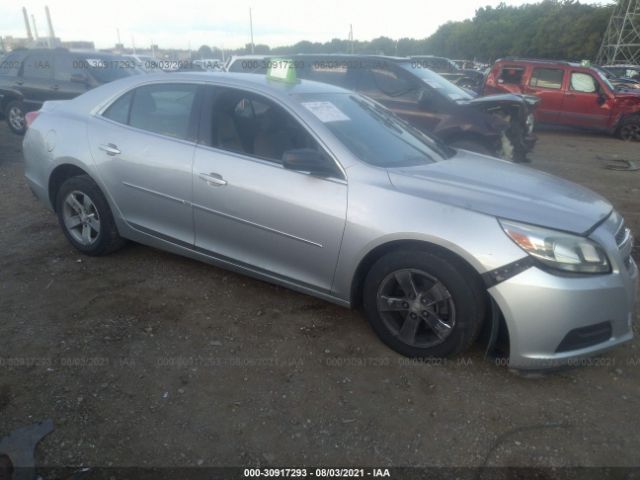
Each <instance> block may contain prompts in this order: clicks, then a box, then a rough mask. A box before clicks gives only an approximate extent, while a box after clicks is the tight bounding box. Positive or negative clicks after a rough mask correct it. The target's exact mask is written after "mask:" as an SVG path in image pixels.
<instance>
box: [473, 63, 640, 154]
mask: <svg viewBox="0 0 640 480" xmlns="http://www.w3.org/2000/svg"><path fill="white" fill-rule="evenodd" d="M505 92H508V93H526V94H531V95H536V96H537V97H539V98H540V100H541V101H540V103H539V104H538V107H537V109H536V110H535V117H536V121H537V122H539V123H555V124H562V125H569V126H574V127H585V128H590V129H597V130H602V131H606V132H608V133H610V134H615V135H617V136H619V137H620V138H622V139H623V140H636V141H640V94H638V93H629V92H620V91H616V89H615V88H614V87H613V86H612V85H611V83H610V82H609V80H607V78H606V77H605V76H604V75H603V74H601V73H600V72H599V71H597V70H595V69H593V68H590V67H583V66H581V65H579V64H575V63H569V62H556V61H544V60H510V59H504V60H498V61H497V62H496V63H495V64H494V65H493V67H492V68H491V71H490V72H489V75H488V76H487V80H486V82H485V86H484V93H485V94H492V93H505Z"/></svg>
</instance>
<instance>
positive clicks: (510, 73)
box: [498, 66, 524, 85]
mask: <svg viewBox="0 0 640 480" xmlns="http://www.w3.org/2000/svg"><path fill="white" fill-rule="evenodd" d="M523 77H524V67H516V66H504V67H502V71H501V72H500V76H499V77H498V82H500V83H506V84H509V85H521V84H522V78H523Z"/></svg>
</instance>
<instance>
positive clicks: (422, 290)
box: [377, 269, 456, 348]
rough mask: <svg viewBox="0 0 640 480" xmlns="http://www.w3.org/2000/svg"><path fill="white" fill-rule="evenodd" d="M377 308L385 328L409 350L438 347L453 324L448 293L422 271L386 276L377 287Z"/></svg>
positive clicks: (437, 281)
mask: <svg viewBox="0 0 640 480" xmlns="http://www.w3.org/2000/svg"><path fill="white" fill-rule="evenodd" d="M377 308H378V313H379V315H380V318H381V319H382V321H383V322H384V324H385V326H386V327H387V329H388V330H389V331H390V332H391V333H392V334H393V335H395V336H396V337H397V338H398V339H399V340H400V341H402V342H403V343H405V344H407V345H410V346H412V347H417V348H427V347H433V346H435V345H439V344H441V343H442V342H444V341H445V340H446V339H447V338H448V337H449V335H450V334H451V332H452V331H453V328H454V327H455V324H456V312H455V306H454V303H453V298H452V297H451V293H449V290H448V289H447V288H446V287H445V285H444V284H443V283H442V282H441V281H440V280H438V279H437V278H435V277H433V276H432V275H429V274H428V273H426V272H424V271H422V270H417V269H402V270H397V271H395V272H392V273H390V274H389V275H387V276H386V277H385V278H384V280H383V281H382V282H381V283H380V286H379V288H378V294H377Z"/></svg>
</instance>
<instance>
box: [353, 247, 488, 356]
mask: <svg viewBox="0 0 640 480" xmlns="http://www.w3.org/2000/svg"><path fill="white" fill-rule="evenodd" d="M484 302H485V300H484V297H483V293H482V290H481V288H480V287H479V286H478V282H476V281H474V279H472V278H470V275H468V274H466V275H465V274H464V273H463V272H462V271H461V270H460V267H459V266H457V265H455V264H454V262H452V261H451V260H450V259H448V258H446V257H443V256H440V255H436V254H433V253H429V252H426V251H420V250H412V251H396V252H392V253H389V254H387V255H385V256H384V257H382V258H381V259H380V260H378V261H377V262H376V263H375V264H374V265H373V267H372V268H371V270H370V271H369V273H368V275H367V277H366V279H365V284H364V291H363V303H364V310H365V314H366V316H367V319H368V320H369V323H370V325H371V327H372V328H373V330H374V331H375V332H376V334H377V335H378V337H379V338H380V339H381V340H382V341H383V342H384V343H385V344H387V345H388V346H389V347H391V348H392V349H393V350H395V351H396V352H398V353H400V354H401V355H404V356H407V357H418V358H427V357H445V356H448V355H452V354H455V353H459V352H462V351H464V350H466V349H467V348H469V347H470V346H471V344H472V343H473V342H474V341H475V339H476V338H477V336H478V333H479V332H480V327H481V326H482V320H483V318H484V304H485V303H484Z"/></svg>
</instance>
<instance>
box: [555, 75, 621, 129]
mask: <svg viewBox="0 0 640 480" xmlns="http://www.w3.org/2000/svg"><path fill="white" fill-rule="evenodd" d="M603 90H604V87H602V86H601V85H600V83H599V82H598V81H597V80H596V78H595V77H594V76H593V75H592V74H590V73H587V72H579V71H571V72H569V85H568V88H567V90H566V92H565V98H564V103H563V107H562V113H561V123H564V124H567V125H575V126H579V127H586V128H594V129H598V130H606V129H607V126H608V124H609V117H610V116H611V100H609V97H608V95H607V92H606V91H603Z"/></svg>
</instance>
